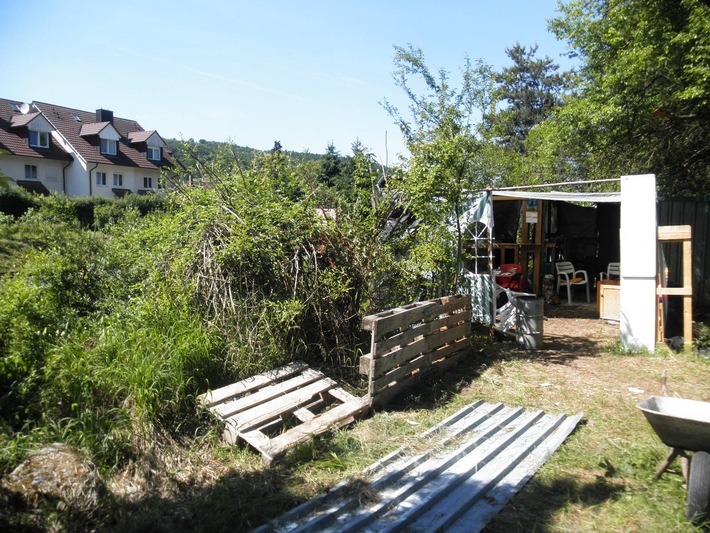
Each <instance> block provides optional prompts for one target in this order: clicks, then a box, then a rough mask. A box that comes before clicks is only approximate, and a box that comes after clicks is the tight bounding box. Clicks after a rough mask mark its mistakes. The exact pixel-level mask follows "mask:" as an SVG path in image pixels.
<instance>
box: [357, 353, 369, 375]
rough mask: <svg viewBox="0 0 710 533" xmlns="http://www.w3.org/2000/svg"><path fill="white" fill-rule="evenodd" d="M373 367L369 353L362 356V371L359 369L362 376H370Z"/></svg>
mask: <svg viewBox="0 0 710 533" xmlns="http://www.w3.org/2000/svg"><path fill="white" fill-rule="evenodd" d="M371 365H372V355H370V354H369V353H366V354H365V355H361V356H360V369H359V372H360V374H365V375H369V374H370V366H371Z"/></svg>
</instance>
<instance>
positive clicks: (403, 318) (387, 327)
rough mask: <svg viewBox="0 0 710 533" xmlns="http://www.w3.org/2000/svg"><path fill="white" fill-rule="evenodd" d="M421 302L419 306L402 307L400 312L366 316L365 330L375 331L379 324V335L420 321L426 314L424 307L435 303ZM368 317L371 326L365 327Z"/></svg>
mask: <svg viewBox="0 0 710 533" xmlns="http://www.w3.org/2000/svg"><path fill="white" fill-rule="evenodd" d="M419 303H420V305H418V306H417V307H413V308H411V309H404V308H402V309H401V310H399V312H397V313H394V314H387V315H385V316H377V315H374V316H370V317H365V318H363V329H364V330H365V331H373V332H374V327H375V324H377V335H378V337H379V336H382V335H386V334H387V333H390V332H392V331H396V330H398V329H399V328H403V327H407V326H409V325H410V324H412V323H414V322H419V321H420V320H421V319H422V317H423V316H424V314H423V311H424V309H426V308H427V307H433V306H434V305H435V304H433V303H432V302H419ZM367 319H370V320H369V321H368V323H369V324H371V325H370V327H369V328H366V327H365V325H366V320H367Z"/></svg>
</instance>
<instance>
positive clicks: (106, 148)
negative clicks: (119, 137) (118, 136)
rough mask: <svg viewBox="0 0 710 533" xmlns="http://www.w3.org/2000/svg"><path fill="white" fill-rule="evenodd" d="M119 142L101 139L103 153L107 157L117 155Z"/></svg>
mask: <svg viewBox="0 0 710 533" xmlns="http://www.w3.org/2000/svg"><path fill="white" fill-rule="evenodd" d="M117 146H118V142H116V141H114V140H112V139H101V153H102V154H105V155H116V151H117Z"/></svg>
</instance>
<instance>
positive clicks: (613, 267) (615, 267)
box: [606, 263, 621, 277]
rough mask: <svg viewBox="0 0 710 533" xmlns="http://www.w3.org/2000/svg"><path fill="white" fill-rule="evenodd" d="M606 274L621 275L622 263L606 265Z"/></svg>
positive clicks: (608, 275)
mask: <svg viewBox="0 0 710 533" xmlns="http://www.w3.org/2000/svg"><path fill="white" fill-rule="evenodd" d="M606 275H607V277H611V276H618V277H621V263H609V266H607V267H606Z"/></svg>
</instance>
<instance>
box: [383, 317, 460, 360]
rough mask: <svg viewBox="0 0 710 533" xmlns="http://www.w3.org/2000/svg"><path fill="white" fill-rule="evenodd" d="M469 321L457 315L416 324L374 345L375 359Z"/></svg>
mask: <svg viewBox="0 0 710 533" xmlns="http://www.w3.org/2000/svg"><path fill="white" fill-rule="evenodd" d="M466 319H467V317H466V316H465V315H464V314H463V313H458V314H455V315H446V316H444V317H442V318H437V319H435V320H432V321H429V322H423V323H421V324H414V325H413V327H412V328H411V329H407V330H405V331H402V332H401V333H397V334H395V335H393V336H391V337H388V338H386V339H383V340H379V341H376V342H375V343H374V345H373V348H374V351H373V352H372V353H374V354H375V357H380V356H382V355H383V354H385V353H387V352H388V351H390V350H391V349H393V348H395V347H396V346H405V345H407V344H410V343H411V342H413V341H414V340H416V339H417V337H419V336H422V335H423V336H426V335H431V334H432V333H434V332H435V331H437V330H440V329H442V328H450V327H453V326H456V325H458V324H461V323H462V322H464V321H465V320H466Z"/></svg>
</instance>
